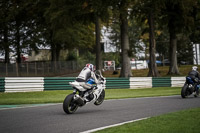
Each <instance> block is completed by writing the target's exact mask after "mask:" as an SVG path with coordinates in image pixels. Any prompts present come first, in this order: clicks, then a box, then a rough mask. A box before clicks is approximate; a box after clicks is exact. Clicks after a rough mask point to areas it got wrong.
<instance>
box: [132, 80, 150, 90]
mask: <svg viewBox="0 0 200 133" xmlns="http://www.w3.org/2000/svg"><path fill="white" fill-rule="evenodd" d="M151 87H152V77H131V78H130V88H131V89H137V88H151Z"/></svg>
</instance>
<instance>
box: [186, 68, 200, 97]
mask: <svg viewBox="0 0 200 133" xmlns="http://www.w3.org/2000/svg"><path fill="white" fill-rule="evenodd" d="M188 77H190V78H191V79H192V80H193V81H194V88H195V89H196V95H198V94H199V87H198V85H199V82H200V74H199V72H198V67H197V66H193V67H192V71H190V72H189V73H188Z"/></svg>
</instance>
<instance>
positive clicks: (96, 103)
mask: <svg viewBox="0 0 200 133" xmlns="http://www.w3.org/2000/svg"><path fill="white" fill-rule="evenodd" d="M104 98H105V90H103V91H102V92H101V94H100V96H99V98H98V99H97V100H96V101H95V102H94V105H97V106H98V105H100V104H102V103H103V101H104Z"/></svg>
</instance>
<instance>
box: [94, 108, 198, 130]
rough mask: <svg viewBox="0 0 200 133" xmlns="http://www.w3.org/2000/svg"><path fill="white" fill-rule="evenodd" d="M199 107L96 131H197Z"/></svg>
mask: <svg viewBox="0 0 200 133" xmlns="http://www.w3.org/2000/svg"><path fill="white" fill-rule="evenodd" d="M199 112H200V108H196V109H189V110H184V111H179V112H175V113H169V114H165V115H161V116H156V117H152V118H149V119H146V120H141V121H137V122H133V123H129V124H125V125H122V126H118V127H113V128H108V129H105V130H101V131H98V132H97V133H199V132H200V131H199V125H200V115H199Z"/></svg>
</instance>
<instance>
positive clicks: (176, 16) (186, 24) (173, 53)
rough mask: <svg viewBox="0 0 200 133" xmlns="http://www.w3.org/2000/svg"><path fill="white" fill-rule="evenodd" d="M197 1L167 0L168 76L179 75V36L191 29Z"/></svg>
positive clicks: (165, 17)
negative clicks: (192, 13) (192, 15)
mask: <svg viewBox="0 0 200 133" xmlns="http://www.w3.org/2000/svg"><path fill="white" fill-rule="evenodd" d="M196 3H197V2H196V1H195V0H192V1H189V0H166V1H165V10H164V11H163V20H164V23H166V21H168V30H169V36H170V47H169V53H170V55H169V57H170V68H169V72H168V74H179V69H178V66H177V34H178V33H181V32H183V29H186V30H187V31H188V30H189V29H190V27H191V25H192V23H193V20H192V17H191V16H190V13H191V12H192V9H193V6H194V5H196Z"/></svg>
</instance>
